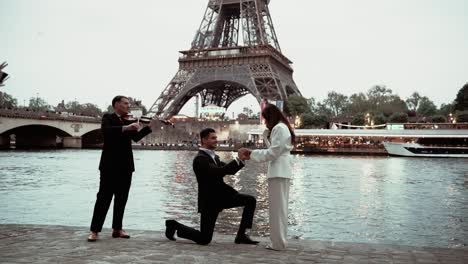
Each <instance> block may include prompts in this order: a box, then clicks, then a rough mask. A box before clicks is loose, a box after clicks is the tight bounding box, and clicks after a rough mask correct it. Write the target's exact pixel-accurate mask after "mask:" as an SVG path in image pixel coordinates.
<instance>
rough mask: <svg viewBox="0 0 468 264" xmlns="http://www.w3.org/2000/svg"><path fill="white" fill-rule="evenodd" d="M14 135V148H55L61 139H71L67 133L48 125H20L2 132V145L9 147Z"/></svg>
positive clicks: (60, 142)
mask: <svg viewBox="0 0 468 264" xmlns="http://www.w3.org/2000/svg"><path fill="white" fill-rule="evenodd" d="M11 135H14V138H15V146H16V148H56V147H59V146H61V145H62V144H63V139H64V138H68V137H72V135H70V134H69V133H68V132H66V131H64V130H61V129H59V128H57V127H54V126H49V125H39V124H31V125H21V126H17V127H15V128H11V129H9V130H6V131H3V132H2V133H1V134H0V136H1V137H2V141H5V142H3V143H4V145H9V142H7V141H9V140H10V137H11Z"/></svg>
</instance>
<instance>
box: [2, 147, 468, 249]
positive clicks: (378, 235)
mask: <svg viewBox="0 0 468 264" xmlns="http://www.w3.org/2000/svg"><path fill="white" fill-rule="evenodd" d="M219 154H220V156H221V157H222V159H229V158H230V157H231V156H232V153H230V152H223V153H219ZM194 155H195V152H185V151H147V150H146V151H145V150H135V151H134V156H135V164H136V172H135V173H134V174H133V182H132V188H131V191H130V197H129V201H128V204H127V209H126V212H125V218H124V227H125V228H126V229H148V230H160V231H162V230H164V220H165V219H169V218H175V219H178V220H181V221H182V222H183V223H185V224H188V225H193V226H198V224H199V215H198V214H197V207H196V206H197V204H196V201H197V183H196V179H195V176H194V174H193V172H192V158H193V156H194ZM99 157H100V151H99V150H53V151H3V152H0V209H1V213H0V224H6V223H17V224H47V225H68V226H82V227H83V229H86V230H87V229H88V226H89V223H90V221H91V215H92V210H93V206H94V202H95V197H96V193H97V190H98V183H99V173H98V170H97V167H98V163H99ZM293 160H294V180H293V181H292V186H291V190H290V192H291V194H290V195H291V197H290V206H289V208H290V213H289V234H290V235H291V237H293V238H294V239H314V240H329V241H346V242H369V243H381V244H400V245H414V246H433V247H465V248H466V247H467V244H468V161H467V160H466V159H424V158H393V157H350V156H341V157H340V156H302V155H296V156H293ZM265 172H266V166H265V165H258V164H253V163H248V165H247V167H246V168H245V169H244V170H242V171H241V172H239V173H238V174H237V175H235V176H227V177H226V178H225V181H226V182H228V183H229V184H231V185H232V186H234V187H235V188H236V189H237V190H239V191H241V192H244V193H248V194H252V195H254V196H255V197H257V200H258V204H257V211H256V214H255V225H254V228H253V231H254V235H259V236H265V235H268V199H267V193H268V192H267V181H266V177H265ZM240 210H241V209H232V210H227V211H224V212H223V213H221V214H220V218H219V219H218V223H217V226H216V231H217V232H221V233H225V234H235V233H236V231H237V227H238V224H239V221H240V216H241V211H240ZM111 218H112V207H111V209H110V210H109V212H108V218H107V220H106V223H105V227H110V225H111V222H112V221H111ZM83 239H85V238H83Z"/></svg>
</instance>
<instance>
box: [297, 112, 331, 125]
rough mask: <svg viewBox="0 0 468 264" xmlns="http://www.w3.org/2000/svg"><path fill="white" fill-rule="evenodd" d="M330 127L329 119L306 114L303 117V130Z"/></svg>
mask: <svg viewBox="0 0 468 264" xmlns="http://www.w3.org/2000/svg"><path fill="white" fill-rule="evenodd" d="M327 125H328V117H326V116H324V115H316V114H312V113H306V114H303V115H302V128H325V127H327Z"/></svg>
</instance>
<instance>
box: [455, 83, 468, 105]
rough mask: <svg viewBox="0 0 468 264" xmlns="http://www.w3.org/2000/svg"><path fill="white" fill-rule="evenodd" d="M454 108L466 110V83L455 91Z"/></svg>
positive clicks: (467, 102)
mask: <svg viewBox="0 0 468 264" xmlns="http://www.w3.org/2000/svg"><path fill="white" fill-rule="evenodd" d="M454 103H455V110H457V111H466V110H468V83H466V84H465V85H464V86H463V87H462V88H461V89H460V91H458V93H457V98H456V99H455V102H454Z"/></svg>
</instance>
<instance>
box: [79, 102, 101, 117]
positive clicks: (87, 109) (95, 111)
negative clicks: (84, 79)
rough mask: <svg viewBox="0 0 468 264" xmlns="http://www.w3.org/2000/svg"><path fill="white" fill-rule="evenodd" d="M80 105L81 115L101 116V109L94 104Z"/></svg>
mask: <svg viewBox="0 0 468 264" xmlns="http://www.w3.org/2000/svg"><path fill="white" fill-rule="evenodd" d="M80 106H81V112H80V114H81V115H84V116H101V115H102V110H101V109H100V108H99V107H98V106H97V105H95V104H91V103H86V104H82V105H80Z"/></svg>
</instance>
